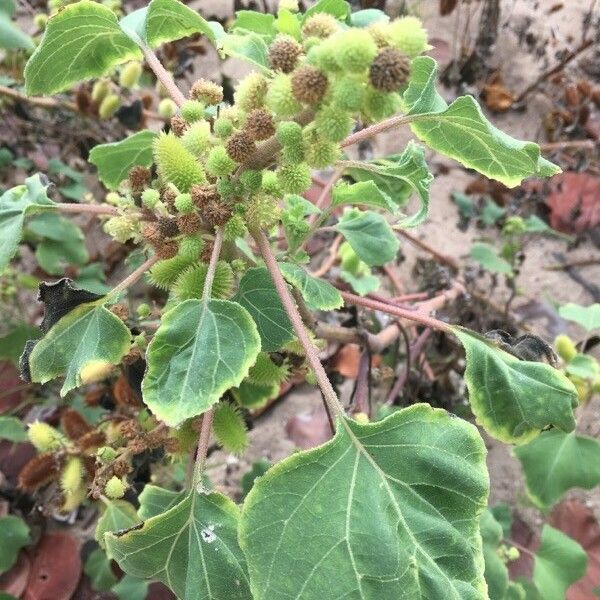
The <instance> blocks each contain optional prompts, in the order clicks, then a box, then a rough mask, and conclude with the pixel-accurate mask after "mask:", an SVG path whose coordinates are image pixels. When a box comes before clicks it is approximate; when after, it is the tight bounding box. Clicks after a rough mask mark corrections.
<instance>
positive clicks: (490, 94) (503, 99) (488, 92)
mask: <svg viewBox="0 0 600 600" xmlns="http://www.w3.org/2000/svg"><path fill="white" fill-rule="evenodd" d="M483 99H484V102H485V104H486V106H487V107H488V108H489V109H490V110H493V111H495V112H505V111H507V110H509V109H510V107H511V106H512V105H513V102H514V101H515V97H514V96H513V94H512V93H511V92H510V91H509V90H507V89H506V88H505V87H504V86H503V85H502V84H501V83H494V84H490V85H485V86H483Z"/></svg>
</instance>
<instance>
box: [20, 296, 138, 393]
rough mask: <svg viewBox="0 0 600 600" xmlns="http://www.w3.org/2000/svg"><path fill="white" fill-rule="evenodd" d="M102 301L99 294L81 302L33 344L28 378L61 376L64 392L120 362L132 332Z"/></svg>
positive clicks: (103, 300)
mask: <svg viewBox="0 0 600 600" xmlns="http://www.w3.org/2000/svg"><path fill="white" fill-rule="evenodd" d="M104 302H106V299H105V298H101V299H100V300H96V301H95V302H87V303H84V304H80V305H79V306H77V307H76V308H74V309H73V310H72V311H70V312H68V313H67V314H66V315H65V316H64V317H62V318H61V319H60V320H59V321H58V322H57V323H56V324H55V325H53V326H52V327H51V328H50V330H49V331H48V333H47V334H46V335H45V336H44V337H43V338H42V339H41V340H39V342H37V343H36V344H35V346H34V347H33V350H32V351H31V354H30V356H29V367H30V373H31V381H34V382H37V383H46V382H47V381H50V380H51V379H54V378H55V377H60V376H64V377H65V381H64V384H63V386H62V388H61V390H60V394H61V396H64V395H65V394H66V393H67V392H69V391H70V390H72V389H74V388H76V387H78V386H80V385H82V384H84V383H86V382H89V381H95V376H96V375H97V374H98V373H101V372H103V371H105V370H107V369H108V368H109V367H110V366H111V365H117V364H119V363H120V362H121V359H122V358H123V356H125V354H127V352H129V348H130V346H131V332H130V331H129V329H128V328H127V326H126V325H125V323H123V321H121V319H119V317H117V316H116V315H114V314H113V313H112V312H110V311H109V310H108V309H107V308H105V307H104V306H103V303H104Z"/></svg>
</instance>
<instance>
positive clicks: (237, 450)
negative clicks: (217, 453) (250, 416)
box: [213, 402, 248, 454]
mask: <svg viewBox="0 0 600 600" xmlns="http://www.w3.org/2000/svg"><path fill="white" fill-rule="evenodd" d="M213 432H214V434H215V437H216V438H217V440H218V441H219V444H221V446H223V448H224V449H225V450H227V451H228V452H232V453H233V454H241V453H242V452H243V451H244V450H245V449H246V447H247V446H248V431H247V429H246V423H245V422H244V419H243V417H242V415H241V414H240V412H239V409H237V408H236V407H234V406H233V405H231V404H229V403H228V402H220V403H219V404H217V406H216V407H215V409H214V415H213Z"/></svg>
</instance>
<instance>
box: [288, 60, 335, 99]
mask: <svg viewBox="0 0 600 600" xmlns="http://www.w3.org/2000/svg"><path fill="white" fill-rule="evenodd" d="M328 83H329V82H328V80H327V75H325V73H323V72H322V71H320V70H319V69H317V68H316V67H313V66H311V65H304V66H302V67H299V68H297V69H296V70H295V71H294V72H293V73H292V92H293V94H294V98H296V100H298V102H303V103H304V104H316V103H317V102H319V101H320V100H321V99H322V98H323V96H324V95H325V92H326V91H327V85H328Z"/></svg>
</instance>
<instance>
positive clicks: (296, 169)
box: [277, 163, 312, 194]
mask: <svg viewBox="0 0 600 600" xmlns="http://www.w3.org/2000/svg"><path fill="white" fill-rule="evenodd" d="M277 179H278V180H279V185H280V186H281V189H282V190H283V191H284V192H286V193H288V194H302V193H303V192H305V191H306V190H308V188H310V186H311V184H312V179H311V176H310V167H309V166H308V165H307V164H306V163H297V164H287V165H281V166H280V167H279V168H278V169H277Z"/></svg>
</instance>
